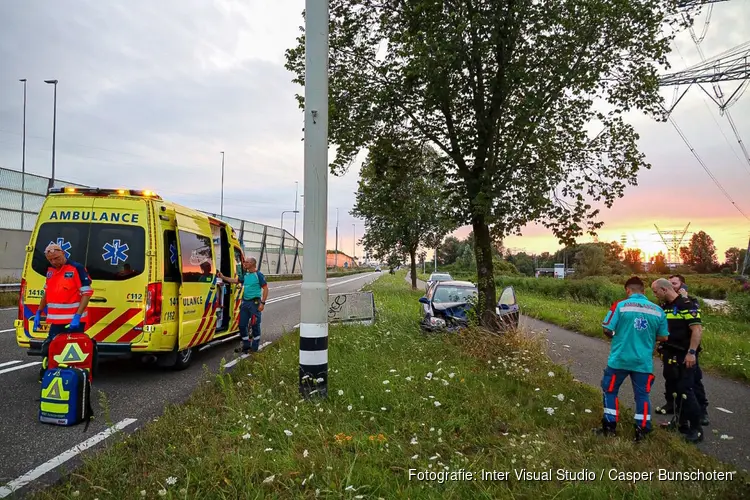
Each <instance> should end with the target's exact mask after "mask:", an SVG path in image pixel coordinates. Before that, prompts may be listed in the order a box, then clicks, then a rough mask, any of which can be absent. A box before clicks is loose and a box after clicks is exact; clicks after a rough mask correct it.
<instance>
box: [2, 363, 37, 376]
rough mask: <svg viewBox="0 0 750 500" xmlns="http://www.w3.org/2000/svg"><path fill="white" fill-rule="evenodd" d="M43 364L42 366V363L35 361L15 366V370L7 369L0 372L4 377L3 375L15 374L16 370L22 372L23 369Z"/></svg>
mask: <svg viewBox="0 0 750 500" xmlns="http://www.w3.org/2000/svg"><path fill="white" fill-rule="evenodd" d="M41 364H42V362H41V361H34V362H32V363H26V364H25V365H19V366H14V367H13V368H6V369H5V370H0V375H2V374H3V373H8V372H14V371H16V370H21V369H22V368H29V367H32V366H36V365H41Z"/></svg>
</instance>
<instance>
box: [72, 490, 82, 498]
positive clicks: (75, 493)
mask: <svg viewBox="0 0 750 500" xmlns="http://www.w3.org/2000/svg"><path fill="white" fill-rule="evenodd" d="M80 494H81V492H80V491H78V490H75V491H74V492H73V496H74V497H77V496H78V495H80Z"/></svg>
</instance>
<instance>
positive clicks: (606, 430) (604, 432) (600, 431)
mask: <svg viewBox="0 0 750 500" xmlns="http://www.w3.org/2000/svg"><path fill="white" fill-rule="evenodd" d="M591 432H593V433H594V434H597V435H599V436H607V437H610V436H611V437H615V436H617V431H616V430H615V429H612V428H611V427H595V428H593V429H591Z"/></svg>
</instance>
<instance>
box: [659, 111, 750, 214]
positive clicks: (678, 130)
mask: <svg viewBox="0 0 750 500" xmlns="http://www.w3.org/2000/svg"><path fill="white" fill-rule="evenodd" d="M669 122H670V123H671V124H672V126H673V127H674V128H675V130H677V133H678V134H680V137H681V138H682V140H683V141H684V142H685V144H686V145H687V147H688V148H690V152H691V153H693V156H695V158H696V159H697V160H698V163H700V165H701V167H703V170H705V171H706V173H707V174H708V176H709V177H711V180H713V181H714V184H716V186H717V187H718V188H719V189H720V190H721V192H722V193H724V196H726V197H727V199H728V200H729V202H730V203H731V204H732V205H734V208H736V209H737V211H738V212H739V213H741V214H742V216H743V217H745V219H747V220H748V221H750V217H748V216H747V214H745V212H743V211H742V209H741V208H740V207H739V206H738V205H737V203H735V202H734V200H733V199H732V197H731V196H729V193H727V191H726V190H725V189H724V187H723V186H722V185H721V183H720V182H719V181H718V179H716V177H714V175H713V174H712V173H711V171H710V170H709V169H708V167H707V166H706V164H705V163H704V162H703V160H702V159H701V157H700V156H698V152H697V151H695V149H694V148H693V146H692V145H690V141H688V140H687V137H685V134H683V133H682V130H680V127H678V126H677V123H675V121H674V118H672V116H671V115H670V116H669Z"/></svg>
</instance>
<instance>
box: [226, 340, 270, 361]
mask: <svg viewBox="0 0 750 500" xmlns="http://www.w3.org/2000/svg"><path fill="white" fill-rule="evenodd" d="M269 345H271V342H268V341H266V342H263V343H262V344H261V345H260V346H258V350H259V351H262V350H263V349H264V348H266V347H267V346H269ZM249 357H250V354H243V355H241V356H240V357H238V358H237V359H233V360H232V361H228V362H227V363H224V368H231V367H233V366H234V365H236V364H237V363H239V362H240V360H241V359H245V358H249Z"/></svg>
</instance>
